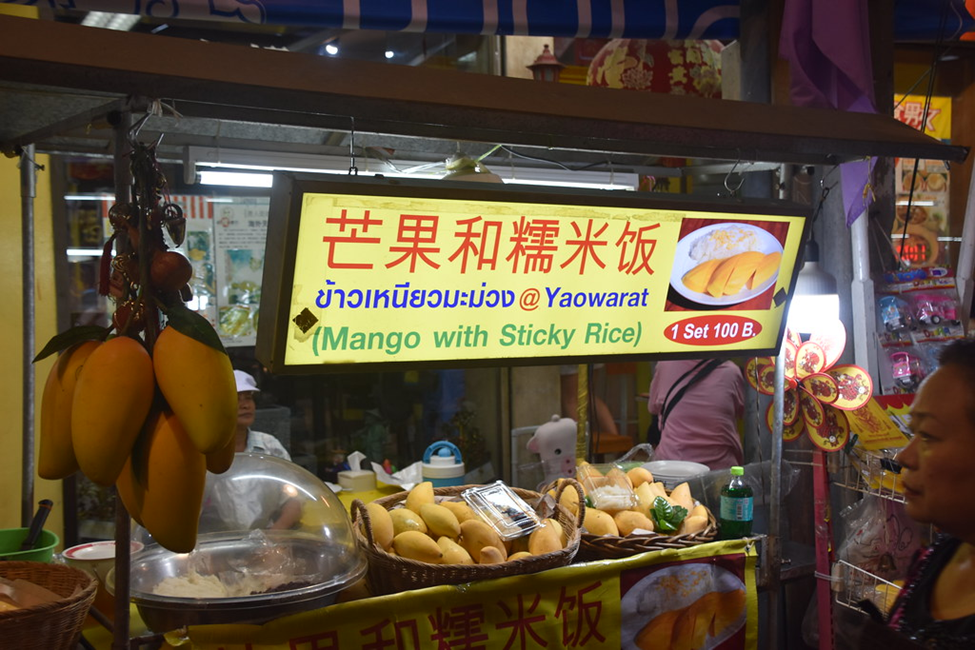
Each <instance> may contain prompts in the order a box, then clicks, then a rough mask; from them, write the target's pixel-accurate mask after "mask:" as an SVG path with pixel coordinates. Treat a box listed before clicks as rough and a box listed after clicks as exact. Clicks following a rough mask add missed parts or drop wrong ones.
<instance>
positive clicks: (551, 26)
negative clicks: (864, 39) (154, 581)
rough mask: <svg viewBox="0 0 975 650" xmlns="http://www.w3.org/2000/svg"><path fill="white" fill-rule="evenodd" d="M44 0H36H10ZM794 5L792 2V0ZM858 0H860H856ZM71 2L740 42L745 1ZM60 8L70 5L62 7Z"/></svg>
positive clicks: (899, 36) (217, 16)
mask: <svg viewBox="0 0 975 650" xmlns="http://www.w3.org/2000/svg"><path fill="white" fill-rule="evenodd" d="M6 1H7V2H11V3H12V4H24V5H36V4H38V1H37V0H6ZM786 1H788V0H786ZM851 1H853V0H851ZM67 4H68V5H70V6H69V7H68V8H71V9H74V10H78V11H105V12H113V13H127V14H141V15H144V16H148V17H152V18H155V19H161V20H173V19H187V20H217V21H231V22H240V23H252V24H268V25H291V26H309V27H320V28H323V29H368V30H380V31H390V32H398V31H406V32H430V33H441V34H485V35H489V34H497V35H521V36H563V37H570V38H571V37H575V38H647V39H685V38H690V39H697V38H713V39H723V40H731V39H735V38H737V37H738V33H739V2H738V0H148V1H147V2H141V1H140V0H69V2H68V3H67ZM59 6H62V7H64V6H66V5H64V4H61V5H59ZM894 13H895V15H894V20H895V40H898V41H936V40H938V38H939V32H943V33H942V34H941V36H942V39H943V40H945V41H954V40H958V39H959V38H961V36H962V34H964V33H965V32H972V31H973V30H975V17H973V16H972V14H971V13H969V11H968V10H967V9H966V8H965V0H897V1H896V2H895V6H894Z"/></svg>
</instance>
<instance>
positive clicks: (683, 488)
mask: <svg viewBox="0 0 975 650" xmlns="http://www.w3.org/2000/svg"><path fill="white" fill-rule="evenodd" d="M668 501H670V502H671V503H676V504H677V505H679V506H681V507H682V508H684V509H685V510H687V512H688V513H689V512H690V511H691V510H693V509H694V497H692V496H691V486H689V485H688V484H687V483H681V484H680V485H678V486H677V487H675V488H674V489H673V490H672V491H671V492H670V499H668Z"/></svg>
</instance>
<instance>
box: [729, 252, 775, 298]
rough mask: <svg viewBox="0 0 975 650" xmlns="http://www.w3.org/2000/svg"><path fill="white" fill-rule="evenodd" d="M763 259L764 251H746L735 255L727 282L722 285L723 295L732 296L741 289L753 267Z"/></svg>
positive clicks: (753, 271)
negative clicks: (733, 265)
mask: <svg viewBox="0 0 975 650" xmlns="http://www.w3.org/2000/svg"><path fill="white" fill-rule="evenodd" d="M764 259H765V254H764V253H759V252H758V251H748V252H745V253H739V254H738V255H735V257H734V260H735V267H734V269H733V270H732V271H731V276H730V277H729V278H728V282H727V283H726V284H725V285H724V295H726V296H732V295H734V294H736V293H738V292H739V291H741V290H742V287H744V286H745V282H747V281H748V280H749V279H751V277H752V276H753V275H754V274H755V269H757V268H758V265H759V264H761V263H762V260H764Z"/></svg>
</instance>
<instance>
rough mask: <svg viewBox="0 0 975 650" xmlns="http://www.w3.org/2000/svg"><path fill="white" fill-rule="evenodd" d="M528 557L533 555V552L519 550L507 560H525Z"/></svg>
mask: <svg viewBox="0 0 975 650" xmlns="http://www.w3.org/2000/svg"><path fill="white" fill-rule="evenodd" d="M526 557H532V554H531V553H529V552H528V551H518V552H516V553H512V554H511V555H509V556H508V559H507V560H506V561H507V562H514V561H515V560H524V559H525V558H526Z"/></svg>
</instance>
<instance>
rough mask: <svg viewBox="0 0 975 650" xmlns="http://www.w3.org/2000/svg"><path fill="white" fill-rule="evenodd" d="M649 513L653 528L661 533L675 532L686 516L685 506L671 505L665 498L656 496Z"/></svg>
mask: <svg viewBox="0 0 975 650" xmlns="http://www.w3.org/2000/svg"><path fill="white" fill-rule="evenodd" d="M650 515H651V517H653V525H654V529H655V530H658V531H660V532H663V533H674V532H677V529H678V528H680V524H681V522H682V521H684V518H685V517H686V516H687V508H684V507H682V506H672V505H670V503H669V502H668V501H667V499H665V498H663V497H657V498H656V499H654V500H653V506H652V507H651V508H650Z"/></svg>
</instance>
